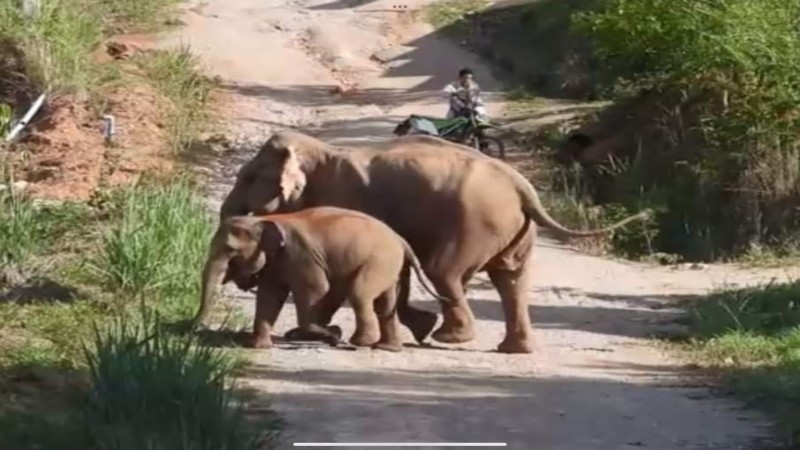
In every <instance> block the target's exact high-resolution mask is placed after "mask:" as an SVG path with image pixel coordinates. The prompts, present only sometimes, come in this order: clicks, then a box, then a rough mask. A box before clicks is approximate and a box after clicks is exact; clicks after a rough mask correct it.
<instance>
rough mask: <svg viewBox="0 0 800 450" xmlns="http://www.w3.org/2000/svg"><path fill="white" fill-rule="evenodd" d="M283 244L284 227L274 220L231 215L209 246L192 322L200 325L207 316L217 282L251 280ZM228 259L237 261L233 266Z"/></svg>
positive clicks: (284, 241)
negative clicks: (198, 302)
mask: <svg viewBox="0 0 800 450" xmlns="http://www.w3.org/2000/svg"><path fill="white" fill-rule="evenodd" d="M285 244H286V232H285V229H284V228H283V226H282V225H280V224H278V223H276V222H271V221H269V220H265V218H263V217H254V216H234V217H230V218H228V219H226V220H224V221H223V222H222V224H221V225H220V227H219V228H218V229H217V232H216V233H215V234H214V237H213V238H212V240H211V244H210V246H209V252H208V259H207V260H206V264H205V266H204V268H203V274H202V297H201V300H200V309H199V311H198V312H197V315H196V316H195V319H194V322H195V324H198V325H199V324H202V323H203V322H204V321H205V319H206V318H207V316H208V313H209V312H210V311H211V308H212V306H213V305H214V300H215V299H214V297H215V294H216V287H217V286H218V285H219V284H223V283H225V282H227V281H229V280H231V279H234V281H236V282H237V285H238V284H239V282H240V281H241V280H251V279H253V277H254V276H255V275H256V274H257V273H258V272H260V271H261V269H263V268H264V266H265V265H266V264H267V262H268V259H269V258H271V257H273V256H274V255H275V254H277V252H278V251H279V250H280V249H281V248H282V247H283V246H284V245H285ZM231 260H235V261H236V264H235V265H234V266H233V267H229V265H228V263H229V262H231ZM226 270H227V272H226ZM223 276H224V278H223Z"/></svg>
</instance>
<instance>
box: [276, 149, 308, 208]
mask: <svg viewBox="0 0 800 450" xmlns="http://www.w3.org/2000/svg"><path fill="white" fill-rule="evenodd" d="M280 184H281V198H282V200H283V201H284V202H290V201H295V200H297V198H298V197H300V194H302V193H303V189H305V187H306V174H305V173H303V170H302V168H301V167H300V160H299V158H298V157H297V151H296V150H295V149H294V147H292V146H287V147H286V150H285V153H284V159H283V170H282V171H281V181H280Z"/></svg>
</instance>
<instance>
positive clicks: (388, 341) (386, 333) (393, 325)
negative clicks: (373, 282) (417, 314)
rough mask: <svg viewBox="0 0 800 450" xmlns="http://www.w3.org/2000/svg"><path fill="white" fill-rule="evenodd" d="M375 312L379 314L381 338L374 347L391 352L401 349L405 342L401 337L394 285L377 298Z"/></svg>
mask: <svg viewBox="0 0 800 450" xmlns="http://www.w3.org/2000/svg"><path fill="white" fill-rule="evenodd" d="M375 313H376V314H377V316H378V325H379V327H380V331H381V338H380V340H379V341H378V343H377V344H375V346H374V348H377V349H380V350H386V351H390V352H399V351H401V350H402V349H403V342H402V341H401V339H400V329H399V324H398V320H397V290H396V289H395V288H394V286H392V288H391V289H389V290H388V291H386V292H384V293H383V294H381V295H380V297H378V298H377V299H376V300H375Z"/></svg>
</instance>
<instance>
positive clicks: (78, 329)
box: [0, 0, 281, 449]
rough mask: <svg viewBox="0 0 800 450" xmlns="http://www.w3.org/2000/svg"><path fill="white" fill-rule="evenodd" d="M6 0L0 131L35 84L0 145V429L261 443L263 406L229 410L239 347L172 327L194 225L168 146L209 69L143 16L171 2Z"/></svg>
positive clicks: (53, 440) (198, 257) (83, 441)
mask: <svg viewBox="0 0 800 450" xmlns="http://www.w3.org/2000/svg"><path fill="white" fill-rule="evenodd" d="M17 3H18V2H2V3H0V56H1V58H0V105H2V107H0V131H3V132H7V131H8V129H9V127H10V125H11V124H12V121H13V120H14V119H19V117H20V115H21V114H23V113H24V112H25V111H26V110H27V109H28V108H29V107H30V105H31V104H32V103H33V101H34V100H35V99H36V97H38V96H39V95H40V94H41V93H43V92H46V93H47V101H46V103H45V106H44V107H43V108H42V111H41V112H40V113H39V114H38V115H37V117H36V120H35V121H34V123H32V124H31V126H30V127H29V129H28V130H26V133H24V135H23V136H22V139H21V140H20V141H18V142H16V143H14V144H11V145H6V144H3V146H2V147H0V447H2V448H8V449H17V448H18V449H28V448H53V449H55V448H65V449H67V448H70V449H71V448H75V449H77V448H80V449H91V448H96V449H110V448H115V449H140V448H152V449H174V448H193V449H220V448H226V449H247V448H271V447H272V446H273V445H274V443H275V442H277V438H278V433H279V431H280V428H281V424H280V421H279V419H277V418H270V419H269V422H268V423H266V424H264V423H259V424H252V423H249V421H248V420H246V418H245V417H244V413H243V409H242V406H243V404H244V402H245V400H246V398H244V397H243V394H242V393H241V392H240V391H239V390H238V389H236V386H235V384H234V380H235V377H236V374H237V372H238V371H239V370H240V369H241V366H242V364H243V359H242V358H241V357H240V356H239V355H238V354H237V353H235V352H233V351H230V350H223V349H219V348H216V346H212V345H211V344H210V343H209V342H208V341H207V340H205V339H204V338H203V339H201V337H197V336H186V335H183V334H180V333H175V332H174V331H172V330H173V329H174V328H173V327H172V326H173V325H174V324H180V323H182V322H183V321H185V320H186V319H188V318H190V317H191V316H192V314H193V313H194V312H195V311H194V310H195V304H196V298H197V297H198V295H199V294H198V292H197V289H198V286H199V283H198V282H197V277H198V275H197V271H198V268H199V267H200V266H201V265H202V260H203V259H204V256H205V251H206V248H205V247H206V244H207V241H208V236H209V235H210V233H211V231H212V229H211V227H212V224H211V221H210V218H209V217H208V214H207V212H206V207H205V203H204V201H203V200H202V197H201V196H200V195H198V189H197V188H196V184H195V183H194V181H193V180H192V177H191V176H189V175H182V170H181V166H180V160H181V158H180V156H181V153H183V152H187V151H189V144H190V143H191V142H192V140H193V139H194V138H195V137H196V134H197V133H198V132H199V130H200V127H201V126H203V124H205V123H207V121H208V120H210V119H211V116H212V115H211V110H210V108H211V106H212V101H213V100H212V98H211V88H212V87H213V83H212V82H211V81H209V80H208V79H206V78H205V77H204V76H202V75H201V74H200V72H199V68H198V64H197V61H196V60H195V58H194V57H193V56H192V55H191V53H190V51H189V50H188V49H179V50H173V51H155V50H152V49H150V48H149V47H148V38H147V35H146V34H143V33H145V32H151V31H155V30H158V29H160V28H162V27H164V26H169V25H171V24H173V23H175V21H174V19H171V18H169V17H170V13H171V11H173V9H172V8H173V6H174V5H175V4H176V3H177V2H176V1H174V0H141V1H136V2H131V1H127V0H77V1H74V0H69V1H67V0H43V1H42V2H41V6H42V8H41V10H40V11H39V14H38V15H37V16H36V17H27V16H25V15H24V14H23V12H22V9H21V7H20V5H19V4H17ZM165 17H167V18H168V19H167V20H166V21H165V20H164V18H165ZM105 115H112V116H114V118H115V119H116V122H117V125H118V126H119V127H118V131H119V133H118V135H116V136H115V137H114V139H113V141H111V142H106V141H105V140H104V138H103V133H102V123H103V116H105ZM4 134H5V133H4ZM235 319H236V318H235V316H234V317H233V320H235Z"/></svg>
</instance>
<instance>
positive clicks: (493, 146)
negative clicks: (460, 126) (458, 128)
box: [474, 136, 506, 160]
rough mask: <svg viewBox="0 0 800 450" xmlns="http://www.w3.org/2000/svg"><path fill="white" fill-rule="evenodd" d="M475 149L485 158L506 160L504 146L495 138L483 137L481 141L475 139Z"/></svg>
mask: <svg viewBox="0 0 800 450" xmlns="http://www.w3.org/2000/svg"><path fill="white" fill-rule="evenodd" d="M474 142H475V148H477V149H478V150H479V151H480V152H481V153H483V154H484V155H486V156H491V157H492V158H497V159H502V160H505V159H506V145H505V144H504V143H503V141H501V140H500V139H498V138H496V137H489V136H484V137H483V138H482V139H480V140H478V139H475V140H474Z"/></svg>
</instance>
